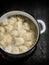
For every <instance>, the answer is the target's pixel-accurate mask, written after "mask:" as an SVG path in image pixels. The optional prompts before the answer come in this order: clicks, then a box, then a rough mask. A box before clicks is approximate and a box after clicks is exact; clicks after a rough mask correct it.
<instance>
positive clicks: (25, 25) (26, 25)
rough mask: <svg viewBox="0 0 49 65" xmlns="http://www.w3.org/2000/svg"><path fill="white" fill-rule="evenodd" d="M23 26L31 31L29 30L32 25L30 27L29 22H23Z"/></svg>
mask: <svg viewBox="0 0 49 65" xmlns="http://www.w3.org/2000/svg"><path fill="white" fill-rule="evenodd" d="M23 28H24V29H25V30H26V31H29V30H30V27H29V25H28V23H24V24H23Z"/></svg>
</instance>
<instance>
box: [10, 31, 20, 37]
mask: <svg viewBox="0 0 49 65" xmlns="http://www.w3.org/2000/svg"><path fill="white" fill-rule="evenodd" d="M11 35H12V36H13V37H18V36H19V32H18V31H17V30H13V31H12V32H11Z"/></svg>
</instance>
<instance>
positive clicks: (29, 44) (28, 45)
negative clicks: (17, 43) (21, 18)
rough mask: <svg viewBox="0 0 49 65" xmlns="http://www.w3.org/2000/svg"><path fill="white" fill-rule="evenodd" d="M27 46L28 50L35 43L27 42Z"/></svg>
mask: <svg viewBox="0 0 49 65" xmlns="http://www.w3.org/2000/svg"><path fill="white" fill-rule="evenodd" d="M24 45H25V46H27V47H28V48H29V47H31V46H32V45H33V42H32V41H26V42H25V43H24Z"/></svg>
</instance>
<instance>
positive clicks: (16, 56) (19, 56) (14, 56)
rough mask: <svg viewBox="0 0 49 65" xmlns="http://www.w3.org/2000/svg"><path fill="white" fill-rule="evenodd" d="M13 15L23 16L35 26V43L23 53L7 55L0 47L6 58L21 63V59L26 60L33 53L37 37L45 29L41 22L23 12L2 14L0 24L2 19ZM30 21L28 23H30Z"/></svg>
mask: <svg viewBox="0 0 49 65" xmlns="http://www.w3.org/2000/svg"><path fill="white" fill-rule="evenodd" d="M13 15H22V16H25V17H27V18H29V19H30V20H31V21H32V22H33V23H34V24H35V26H36V29H37V33H36V34H37V38H36V41H35V43H34V45H32V47H31V48H30V49H29V50H28V51H26V52H24V53H21V54H12V53H8V52H7V51H5V50H4V49H3V48H2V47H0V50H1V51H0V52H1V53H2V55H4V56H5V57H6V58H9V59H10V60H20V61H21V59H22V60H23V59H25V58H27V57H28V56H29V55H30V54H31V53H33V51H34V50H35V47H36V46H37V43H38V40H39V36H40V35H41V34H43V33H44V31H45V29H46V28H45V23H44V22H43V21H40V20H35V18H34V17H33V16H32V15H30V14H29V13H27V12H23V11H10V12H7V13H5V14H3V15H2V16H1V17H0V22H1V20H2V19H4V18H8V17H10V16H13ZM31 21H30V23H32V22H31ZM38 24H41V26H42V30H39V25H38Z"/></svg>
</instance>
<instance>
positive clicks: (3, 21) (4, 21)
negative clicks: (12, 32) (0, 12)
mask: <svg viewBox="0 0 49 65" xmlns="http://www.w3.org/2000/svg"><path fill="white" fill-rule="evenodd" d="M2 25H4V26H5V25H8V19H7V18H6V19H3V20H2Z"/></svg>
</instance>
